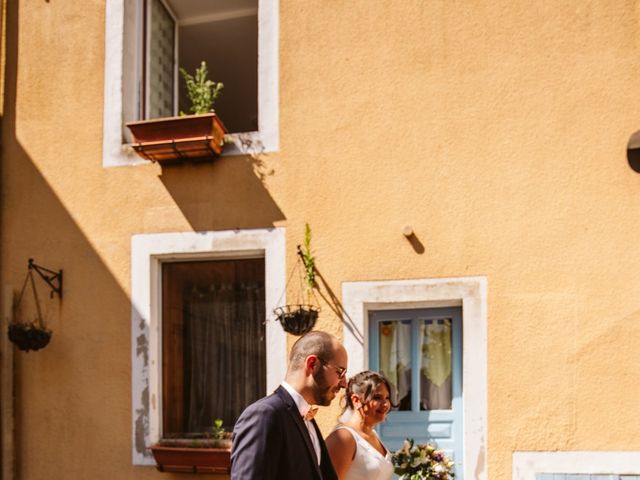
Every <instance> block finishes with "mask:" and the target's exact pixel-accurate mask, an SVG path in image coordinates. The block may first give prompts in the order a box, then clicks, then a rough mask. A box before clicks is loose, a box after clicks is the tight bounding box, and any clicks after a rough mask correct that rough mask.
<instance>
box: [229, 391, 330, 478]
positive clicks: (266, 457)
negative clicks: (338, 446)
mask: <svg viewBox="0 0 640 480" xmlns="http://www.w3.org/2000/svg"><path fill="white" fill-rule="evenodd" d="M312 423H313V426H314V428H315V429H316V432H317V434H318V439H319V440H320V451H321V461H320V466H318V462H317V460H316V455H315V452H314V450H313V444H312V443H311V438H310V437H309V431H308V430H307V427H306V425H305V423H304V420H303V419H302V417H301V416H300V412H299V410H298V407H297V406H296V404H295V402H294V401H293V398H291V395H289V393H288V392H287V391H286V390H285V389H284V388H283V387H282V386H280V387H278V388H277V389H276V391H275V392H273V393H272V394H271V395H269V396H268V397H264V398H261V399H260V400H258V401H257V402H255V403H253V404H251V405H249V406H248V407H247V408H246V409H245V411H244V412H242V415H240V418H239V419H238V421H237V422H236V424H235V427H234V429H233V446H232V447H231V479H232V480H276V479H277V480H337V476H336V472H335V470H334V469H333V465H332V464H331V459H330V458H329V454H328V452H327V447H326V446H325V443H324V440H323V439H322V435H321V434H320V430H319V429H318V426H317V425H316V422H315V420H312Z"/></svg>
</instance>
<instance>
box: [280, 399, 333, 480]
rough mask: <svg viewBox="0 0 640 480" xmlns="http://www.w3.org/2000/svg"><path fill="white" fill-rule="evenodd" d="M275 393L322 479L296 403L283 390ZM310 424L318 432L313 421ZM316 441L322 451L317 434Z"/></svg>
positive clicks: (307, 432)
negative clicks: (282, 403) (317, 440)
mask: <svg viewBox="0 0 640 480" xmlns="http://www.w3.org/2000/svg"><path fill="white" fill-rule="evenodd" d="M276 393H277V394H278V395H279V396H280V398H281V399H282V401H283V402H284V404H285V405H286V406H287V413H288V414H289V415H291V418H292V419H293V423H295V425H296V427H297V428H298V431H299V432H300V435H301V436H302V439H303V440H304V444H305V445H306V447H307V453H308V454H309V457H310V460H311V463H312V464H313V466H314V467H315V469H316V473H317V474H318V478H322V472H321V471H320V466H319V465H318V459H317V457H316V452H315V450H314V449H313V443H311V437H310V436H309V430H307V426H306V425H305V423H304V420H303V419H302V416H301V415H300V411H299V410H298V407H297V405H296V403H295V402H294V401H293V398H291V395H289V393H288V392H287V391H286V390H285V389H284V388H282V387H278V388H277V389H276ZM312 423H313V424H314V427H315V429H316V432H319V430H318V426H317V425H316V424H315V421H312ZM318 439H319V440H320V450H321V451H322V436H320V434H319V433H318Z"/></svg>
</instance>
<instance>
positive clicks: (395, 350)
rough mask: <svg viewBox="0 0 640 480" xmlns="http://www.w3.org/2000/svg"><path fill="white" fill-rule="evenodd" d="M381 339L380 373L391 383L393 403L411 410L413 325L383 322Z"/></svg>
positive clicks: (380, 328)
mask: <svg viewBox="0 0 640 480" xmlns="http://www.w3.org/2000/svg"><path fill="white" fill-rule="evenodd" d="M379 338H380V371H381V372H382V374H383V375H384V376H385V377H386V378H387V380H389V383H391V387H392V390H393V391H392V392H391V401H392V402H393V404H394V405H398V406H399V409H400V410H411V323H410V322H406V323H403V322H400V321H397V320H394V321H390V322H382V323H380V326H379Z"/></svg>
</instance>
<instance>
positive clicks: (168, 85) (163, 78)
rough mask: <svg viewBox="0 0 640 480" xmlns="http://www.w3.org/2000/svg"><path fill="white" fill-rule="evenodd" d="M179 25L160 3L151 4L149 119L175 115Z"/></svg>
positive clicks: (157, 1)
mask: <svg viewBox="0 0 640 480" xmlns="http://www.w3.org/2000/svg"><path fill="white" fill-rule="evenodd" d="M174 25H175V22H174V21H173V18H171V15H170V14H169V12H168V11H167V9H166V8H165V7H164V5H163V4H162V2H161V1H160V0H150V12H149V27H148V28H149V39H148V42H149V43H148V49H147V51H148V59H147V62H148V65H149V67H148V72H147V75H148V79H147V83H148V87H147V92H148V93H147V95H148V102H147V118H159V117H170V116H172V115H173V113H174V112H173V97H174V92H173V85H174V63H175V61H174V58H175V48H174V44H175V43H174V42H175V29H174Z"/></svg>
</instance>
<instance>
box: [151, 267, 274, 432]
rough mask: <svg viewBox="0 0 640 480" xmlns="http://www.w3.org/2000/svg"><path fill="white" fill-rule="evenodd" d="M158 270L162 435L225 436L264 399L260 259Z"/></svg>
mask: <svg viewBox="0 0 640 480" xmlns="http://www.w3.org/2000/svg"><path fill="white" fill-rule="evenodd" d="M162 268H163V382H164V385H163V395H164V396H163V418H164V435H165V436H168V435H175V434H180V433H198V432H205V431H208V430H210V428H211V426H212V425H213V421H214V419H215V418H222V419H223V420H224V424H225V427H226V428H227V429H228V430H230V429H231V428H232V426H233V424H234V423H235V421H236V419H237V418H238V416H239V415H240V413H241V412H242V410H243V409H244V407H246V406H247V405H248V404H250V403H252V402H254V401H255V400H257V399H258V398H260V397H262V396H263V395H264V394H265V392H266V353H265V299H264V260H263V259H250V260H224V261H207V262H179V263H166V264H163V267H162ZM240 379H241V381H239V380H240Z"/></svg>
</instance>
